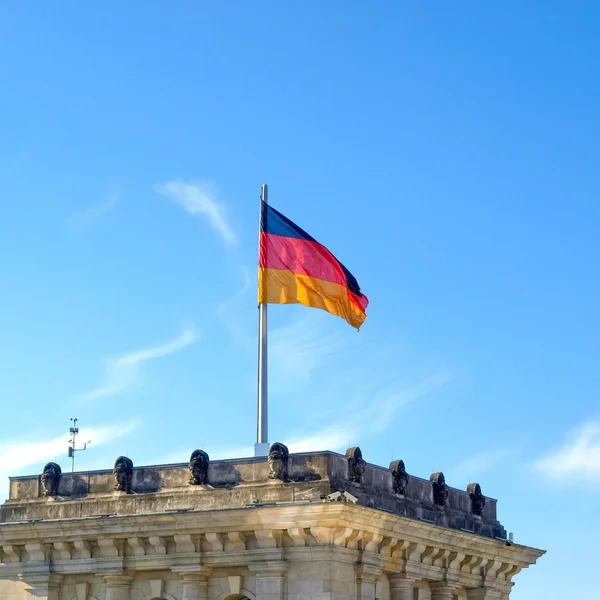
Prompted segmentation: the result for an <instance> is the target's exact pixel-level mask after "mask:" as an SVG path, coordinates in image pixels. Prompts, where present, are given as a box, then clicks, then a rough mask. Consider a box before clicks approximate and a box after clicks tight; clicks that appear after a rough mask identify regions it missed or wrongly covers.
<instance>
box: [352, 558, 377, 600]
mask: <svg viewBox="0 0 600 600" xmlns="http://www.w3.org/2000/svg"><path fill="white" fill-rule="evenodd" d="M380 577H381V569H380V568H379V567H376V566H375V565H369V564H360V565H357V566H356V600H375V591H376V587H377V582H378V581H379V578H380Z"/></svg>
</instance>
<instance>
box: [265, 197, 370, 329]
mask: <svg viewBox="0 0 600 600" xmlns="http://www.w3.org/2000/svg"><path fill="white" fill-rule="evenodd" d="M258 302H259V303H260V304H296V303H299V304H303V305H304V306H312V307H314V308H320V309H322V310H326V311H327V312H329V313H331V314H333V315H338V316H339V317H342V318H343V319H346V321H348V323H349V324H350V325H352V326H353V327H356V328H357V329H358V328H359V327H360V326H361V325H362V324H363V322H364V320H365V319H366V318H367V315H366V313H365V310H366V308H367V304H368V303H369V301H368V299H367V297H366V296H364V295H363V294H362V293H361V291H360V287H359V285H358V282H357V281H356V279H355V277H354V276H353V275H352V274H351V273H350V271H348V269H346V267H344V265H343V264H342V263H341V262H340V261H339V260H337V258H335V256H333V254H331V252H329V250H327V248H325V246H323V245H321V244H319V242H317V241H316V240H315V239H314V238H313V237H311V236H310V235H308V233H306V231H304V230H302V229H300V227H298V226H297V225H296V224H295V223H292V221H290V220H289V219H288V218H287V217H284V216H283V215H282V214H281V213H280V212H278V211H276V210H275V209H274V208H273V207H271V206H269V205H268V204H267V203H266V202H264V201H263V202H262V204H261V219H260V259H259V277H258Z"/></svg>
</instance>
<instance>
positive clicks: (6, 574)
mask: <svg viewBox="0 0 600 600" xmlns="http://www.w3.org/2000/svg"><path fill="white" fill-rule="evenodd" d="M542 554H543V552H542V551H540V550H536V549H534V548H529V547H527V546H522V545H519V544H515V543H512V542H511V541H509V540H507V536H506V532H505V530H504V528H503V527H502V526H501V525H500V523H499V522H498V520H497V518H496V501H495V500H493V499H492V498H486V497H485V496H483V495H482V493H481V488H480V487H479V486H478V485H477V484H471V485H470V486H469V489H468V490H467V491H459V490H456V489H453V488H450V487H448V486H447V485H446V483H445V481H444V476H443V474H442V473H434V474H433V475H432V476H431V478H430V479H429V480H425V479H420V478H418V477H415V476H412V475H410V476H409V475H408V474H407V473H406V470H405V468H404V463H403V462H402V461H394V462H393V463H392V464H391V465H390V468H382V467H378V466H374V465H371V464H367V463H366V462H365V461H364V460H363V458H362V455H361V452H360V449H359V448H351V449H350V450H348V452H347V453H346V456H342V455H340V454H336V453H332V452H315V453H303V454H294V455H288V452H287V448H286V447H285V446H283V444H273V446H272V447H271V452H270V454H269V457H268V458H247V459H239V460H223V461H213V462H210V461H209V459H208V455H207V454H206V453H204V452H202V451H200V450H198V451H195V452H194V453H193V454H192V458H191V460H190V464H189V465H188V464H177V465H159V466H151V467H135V468H134V467H133V464H132V463H131V461H130V460H129V459H128V458H125V457H120V458H119V459H118V460H117V463H116V465H115V469H114V470H112V471H91V472H81V473H64V474H61V472H60V467H59V466H58V465H55V464H54V463H49V464H48V465H47V466H46V468H45V469H44V473H43V474H42V475H41V476H29V477H13V478H11V480H10V497H9V499H8V500H7V501H6V502H5V503H4V504H3V505H2V508H1V517H0V598H1V599H2V600H27V599H29V598H36V599H40V600H42V599H43V600H161V599H162V600H255V599H256V600H284V599H287V600H301V599H302V600H375V599H378V600H453V599H454V600H456V599H469V600H508V598H509V594H510V590H511V588H512V586H513V581H512V580H513V578H514V576H515V575H516V574H517V573H519V571H520V570H521V569H523V568H526V567H528V566H529V565H531V564H533V563H535V561H536V560H537V558H539V557H540V556H541V555H542Z"/></svg>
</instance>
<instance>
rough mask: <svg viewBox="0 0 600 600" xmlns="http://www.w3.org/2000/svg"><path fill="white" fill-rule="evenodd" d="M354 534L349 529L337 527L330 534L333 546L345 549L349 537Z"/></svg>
mask: <svg viewBox="0 0 600 600" xmlns="http://www.w3.org/2000/svg"><path fill="white" fill-rule="evenodd" d="M353 533H354V529H352V528H351V527H338V528H337V529H334V530H333V532H332V538H333V545H334V546H339V547H340V548H345V547H346V544H347V543H348V540H349V539H350V536H351V535H352V534H353Z"/></svg>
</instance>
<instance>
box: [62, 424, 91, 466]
mask: <svg viewBox="0 0 600 600" xmlns="http://www.w3.org/2000/svg"><path fill="white" fill-rule="evenodd" d="M69 433H70V434H71V439H70V440H69V450H68V452H67V456H68V457H69V458H70V459H71V473H73V472H74V471H75V452H81V451H82V450H85V449H86V448H87V445H88V444H89V443H90V442H91V441H92V440H88V441H87V442H85V444H83V448H77V446H76V444H75V438H76V437H77V434H78V433H79V427H77V419H76V418H75V419H71V428H70V429H69Z"/></svg>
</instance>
